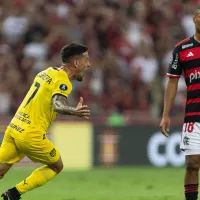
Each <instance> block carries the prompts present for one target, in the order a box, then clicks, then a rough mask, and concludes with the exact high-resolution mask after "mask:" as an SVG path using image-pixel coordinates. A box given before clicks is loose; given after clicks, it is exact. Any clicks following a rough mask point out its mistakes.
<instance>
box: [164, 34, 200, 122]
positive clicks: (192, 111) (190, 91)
mask: <svg viewBox="0 0 200 200" xmlns="http://www.w3.org/2000/svg"><path fill="white" fill-rule="evenodd" d="M182 73H184V78H185V83H186V86H187V101H186V108H185V119H184V122H200V42H198V41H196V40H195V39H194V36H193V37H190V38H186V39H185V40H183V41H181V42H180V43H178V44H177V45H176V47H175V48H174V51H173V55H172V61H171V62H170V64H169V68H168V72H167V76H168V77H172V78H179V77H180V76H181V75H182Z"/></svg>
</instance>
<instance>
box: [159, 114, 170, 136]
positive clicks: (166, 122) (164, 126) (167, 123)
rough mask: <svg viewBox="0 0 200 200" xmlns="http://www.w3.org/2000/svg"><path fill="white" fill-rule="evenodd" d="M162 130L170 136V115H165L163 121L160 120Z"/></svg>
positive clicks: (165, 134)
mask: <svg viewBox="0 0 200 200" xmlns="http://www.w3.org/2000/svg"><path fill="white" fill-rule="evenodd" d="M160 130H161V132H162V134H163V135H164V136H166V137H168V136H169V135H168V133H169V130H170V119H169V117H163V118H162V120H161V122H160Z"/></svg>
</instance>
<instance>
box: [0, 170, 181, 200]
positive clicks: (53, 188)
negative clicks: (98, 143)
mask: <svg viewBox="0 0 200 200" xmlns="http://www.w3.org/2000/svg"><path fill="white" fill-rule="evenodd" d="M32 170H33V168H28V167H26V168H22V167H15V168H13V169H11V170H10V171H9V172H8V174H7V175H6V176H5V178H4V179H3V180H1V181H0V190H1V191H4V190H5V189H7V188H10V187H13V186H14V185H15V184H16V183H18V182H19V181H21V180H22V179H24V178H25V177H26V176H28V175H29V174H30V173H31V171H32ZM183 176H184V169H183V168H147V167H141V168H139V167H138V168H135V167H133V168H110V169H102V168H99V169H94V170H91V171H77V172H75V171H63V172H62V173H61V174H59V175H58V176H57V177H56V178H55V179H54V180H52V181H50V182H49V183H47V184H46V185H45V186H43V187H41V188H38V189H36V190H33V191H31V192H29V193H26V194H24V195H23V199H24V200H26V199H27V200H183V199H184V196H183Z"/></svg>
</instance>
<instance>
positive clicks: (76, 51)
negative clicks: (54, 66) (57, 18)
mask: <svg viewBox="0 0 200 200" xmlns="http://www.w3.org/2000/svg"><path fill="white" fill-rule="evenodd" d="M87 50H88V47H87V46H85V45H82V44H76V43H71V44H68V45H66V46H64V47H63V48H62V49H61V52H60V54H61V60H62V62H63V63H65V62H69V61H70V59H71V58H72V57H73V56H76V55H81V54H82V53H84V52H86V51H87Z"/></svg>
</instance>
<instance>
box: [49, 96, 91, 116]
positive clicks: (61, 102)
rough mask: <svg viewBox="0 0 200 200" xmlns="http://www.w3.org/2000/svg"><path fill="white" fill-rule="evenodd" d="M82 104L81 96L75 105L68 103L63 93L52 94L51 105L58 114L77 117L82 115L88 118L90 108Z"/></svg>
mask: <svg viewBox="0 0 200 200" xmlns="http://www.w3.org/2000/svg"><path fill="white" fill-rule="evenodd" d="M82 104H83V98H82V97H81V98H80V101H79V103H78V104H77V106H76V107H72V106H70V105H68V103H67V98H66V97H65V96H63V95H60V94H56V95H54V96H53V107H54V110H55V111H56V112H58V113H60V114H64V115H75V116H78V117H84V118H86V119H88V117H89V115H90V110H89V109H88V106H87V105H82Z"/></svg>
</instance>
